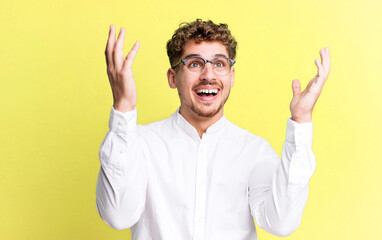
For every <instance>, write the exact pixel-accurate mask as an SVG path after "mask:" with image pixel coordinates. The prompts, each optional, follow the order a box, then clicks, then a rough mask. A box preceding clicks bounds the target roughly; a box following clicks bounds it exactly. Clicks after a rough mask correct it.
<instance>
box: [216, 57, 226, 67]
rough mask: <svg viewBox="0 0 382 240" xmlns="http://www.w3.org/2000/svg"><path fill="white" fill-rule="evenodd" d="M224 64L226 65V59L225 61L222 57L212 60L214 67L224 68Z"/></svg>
mask: <svg viewBox="0 0 382 240" xmlns="http://www.w3.org/2000/svg"><path fill="white" fill-rule="evenodd" d="M226 65H227V61H225V60H224V59H217V60H216V61H215V62H214V66H215V67H216V68H224V67H225V66H226Z"/></svg>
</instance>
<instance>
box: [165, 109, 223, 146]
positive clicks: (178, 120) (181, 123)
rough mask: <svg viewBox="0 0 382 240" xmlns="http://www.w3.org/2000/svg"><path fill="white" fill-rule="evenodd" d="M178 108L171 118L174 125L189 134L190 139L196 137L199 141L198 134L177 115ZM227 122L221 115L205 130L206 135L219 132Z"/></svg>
mask: <svg viewBox="0 0 382 240" xmlns="http://www.w3.org/2000/svg"><path fill="white" fill-rule="evenodd" d="M179 110H180V107H179V108H178V109H177V110H176V111H175V112H174V113H173V114H172V117H173V118H174V120H175V122H176V124H177V125H178V126H179V127H180V128H182V129H183V130H184V131H185V132H186V133H188V134H190V135H191V136H192V137H195V136H196V137H197V138H198V139H200V137H199V134H198V132H197V131H196V129H195V128H194V126H192V125H191V124H190V123H189V122H187V120H186V119H185V118H184V117H183V116H182V115H181V114H180V113H179ZM226 122H227V118H226V117H225V115H224V114H223V116H222V117H221V118H220V119H219V120H218V121H217V122H215V123H214V124H212V125H211V126H210V127H209V128H207V131H206V133H207V134H208V135H209V134H215V133H218V132H219V131H221V130H222V129H223V127H224V125H225V123H226Z"/></svg>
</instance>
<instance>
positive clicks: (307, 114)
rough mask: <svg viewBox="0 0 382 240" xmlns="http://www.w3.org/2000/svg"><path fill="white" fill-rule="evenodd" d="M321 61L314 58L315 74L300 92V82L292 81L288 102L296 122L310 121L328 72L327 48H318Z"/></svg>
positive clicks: (328, 57) (328, 58)
mask: <svg viewBox="0 0 382 240" xmlns="http://www.w3.org/2000/svg"><path fill="white" fill-rule="evenodd" d="M320 55H321V63H320V61H319V60H318V59H316V60H315V63H316V66H317V75H316V76H315V77H314V78H313V79H312V80H310V82H309V83H308V86H307V87H306V88H305V90H304V91H303V92H301V85H300V82H299V81H298V80H297V79H295V80H293V82H292V90H293V99H292V101H291V103H290V112H291V114H292V120H293V121H295V122H298V123H303V122H310V121H311V120H312V112H313V108H314V105H315V103H316V101H317V99H318V97H319V96H320V94H321V91H322V87H323V86H324V84H325V82H326V79H327V78H328V75H329V73H330V56H329V48H328V47H326V48H325V49H320Z"/></svg>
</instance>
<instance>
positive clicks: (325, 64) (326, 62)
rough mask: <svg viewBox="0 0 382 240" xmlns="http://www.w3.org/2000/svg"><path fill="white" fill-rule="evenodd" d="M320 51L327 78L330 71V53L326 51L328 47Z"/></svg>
mask: <svg viewBox="0 0 382 240" xmlns="http://www.w3.org/2000/svg"><path fill="white" fill-rule="evenodd" d="M320 52H322V56H323V58H322V66H323V67H324V72H325V78H326V76H327V72H328V55H327V53H326V49H325V48H323V49H321V50H320Z"/></svg>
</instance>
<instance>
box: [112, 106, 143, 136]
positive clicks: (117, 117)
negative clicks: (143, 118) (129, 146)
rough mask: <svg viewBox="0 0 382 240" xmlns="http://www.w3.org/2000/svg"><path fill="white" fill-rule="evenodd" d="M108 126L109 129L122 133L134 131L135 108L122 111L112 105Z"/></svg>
mask: <svg viewBox="0 0 382 240" xmlns="http://www.w3.org/2000/svg"><path fill="white" fill-rule="evenodd" d="M109 128H110V131H115V132H119V133H124V134H127V133H128V132H133V131H135V130H136V128H137V109H136V108H134V110H131V111H128V112H125V113H123V112H120V111H118V110H115V109H114V107H113V106H112V107H111V111H110V118H109Z"/></svg>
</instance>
